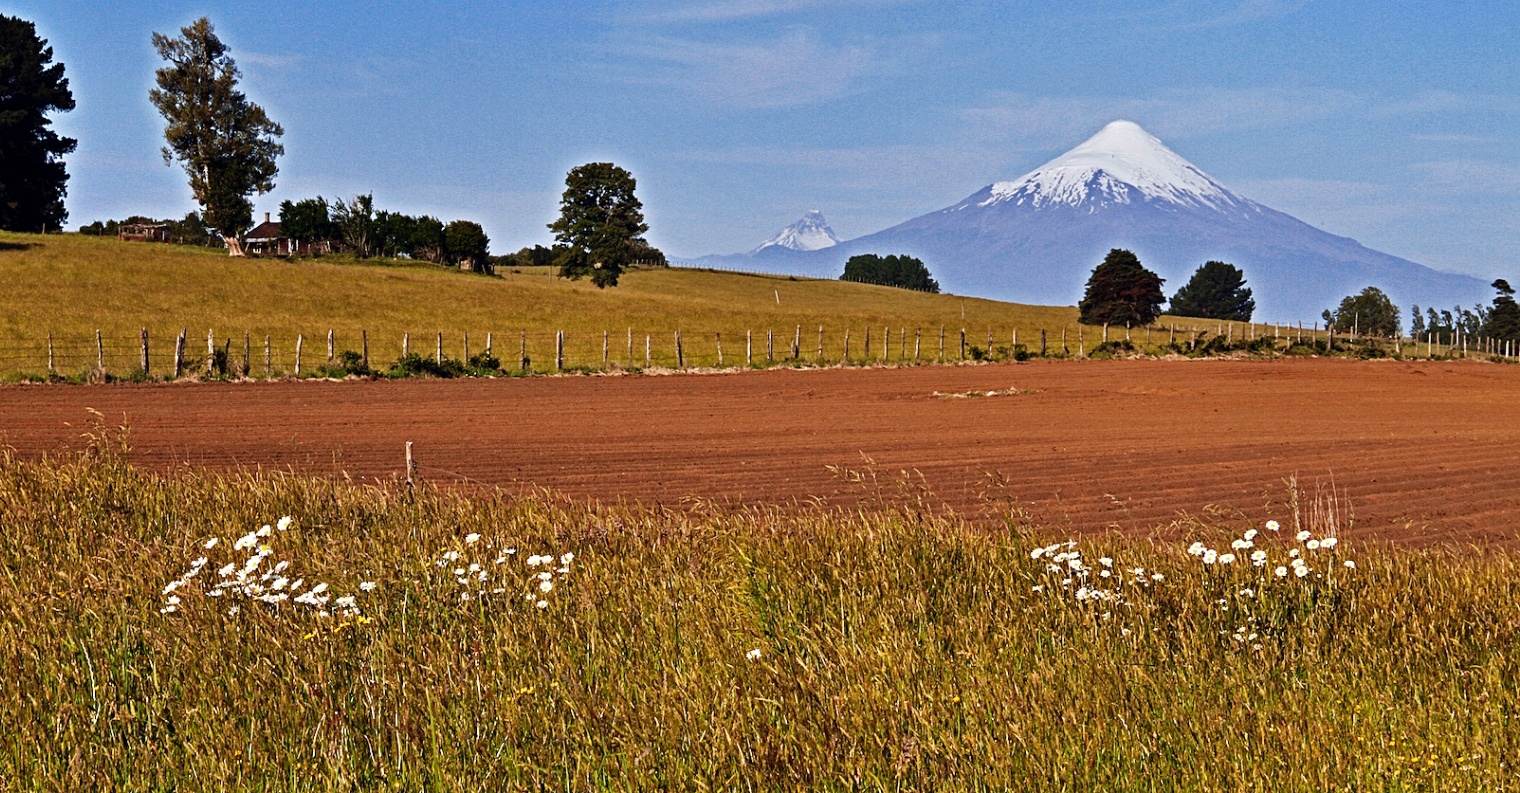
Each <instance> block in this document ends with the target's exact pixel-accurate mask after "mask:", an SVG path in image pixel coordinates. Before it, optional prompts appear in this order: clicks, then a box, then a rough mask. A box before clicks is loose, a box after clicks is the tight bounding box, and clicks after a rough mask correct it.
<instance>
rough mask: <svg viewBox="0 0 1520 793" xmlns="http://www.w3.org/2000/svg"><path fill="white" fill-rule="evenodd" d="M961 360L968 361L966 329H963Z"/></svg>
mask: <svg viewBox="0 0 1520 793" xmlns="http://www.w3.org/2000/svg"><path fill="white" fill-rule="evenodd" d="M961 360H963V361H964V360H966V329H965V328H961Z"/></svg>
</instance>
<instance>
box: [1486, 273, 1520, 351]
mask: <svg viewBox="0 0 1520 793" xmlns="http://www.w3.org/2000/svg"><path fill="white" fill-rule="evenodd" d="M1493 286H1494V289H1497V290H1498V291H1499V295H1498V297H1495V298H1494V307H1493V308H1491V309H1489V311H1488V316H1487V317H1486V318H1485V320H1484V322H1483V335H1485V336H1492V337H1493V338H1496V339H1504V340H1506V341H1516V340H1520V305H1517V304H1516V303H1515V290H1514V288H1513V287H1511V286H1510V285H1509V282H1508V281H1506V280H1504V279H1503V278H1500V279H1498V280H1497V281H1494V284H1493Z"/></svg>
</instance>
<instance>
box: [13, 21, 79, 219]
mask: <svg viewBox="0 0 1520 793" xmlns="http://www.w3.org/2000/svg"><path fill="white" fill-rule="evenodd" d="M73 109H74V94H73V93H72V92H71V91H70V90H69V81H68V78H66V77H64V76H63V64H61V63H53V48H52V47H49V46H48V43H47V41H46V40H44V39H42V38H41V37H39V36H38V35H37V26H36V25H35V24H33V23H31V22H29V21H27V20H24V19H18V18H16V17H11V16H6V15H4V14H0V229H6V230H10V231H34V232H35V231H41V230H44V229H59V228H62V227H63V222H64V221H65V220H67V219H68V216H69V213H68V210H66V209H65V208H64V206H63V197H64V194H65V193H66V192H67V183H68V179H69V174H68V171H67V169H66V168H65V165H64V162H63V155H65V154H68V153H70V152H72V151H74V147H75V145H76V143H77V141H75V140H74V139H73V138H65V137H60V136H59V135H58V133H57V132H54V131H53V130H52V129H51V128H50V127H51V125H52V121H51V120H50V119H49V118H48V114H49V113H55V112H68V111H70V110H73Z"/></svg>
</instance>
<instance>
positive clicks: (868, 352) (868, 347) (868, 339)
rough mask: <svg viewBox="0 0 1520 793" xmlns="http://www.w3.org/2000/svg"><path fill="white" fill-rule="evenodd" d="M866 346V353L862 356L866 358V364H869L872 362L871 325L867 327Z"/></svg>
mask: <svg viewBox="0 0 1520 793" xmlns="http://www.w3.org/2000/svg"><path fill="white" fill-rule="evenodd" d="M864 344H865V352H863V353H861V354H862V355H863V356H865V359H866V362H867V363H869V362H870V360H871V326H870V325H867V326H866V338H865V342H864Z"/></svg>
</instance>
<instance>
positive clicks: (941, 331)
mask: <svg viewBox="0 0 1520 793" xmlns="http://www.w3.org/2000/svg"><path fill="white" fill-rule="evenodd" d="M937 360H941V361H943V360H945V326H944V325H940V326H939V358H938V359H937Z"/></svg>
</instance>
